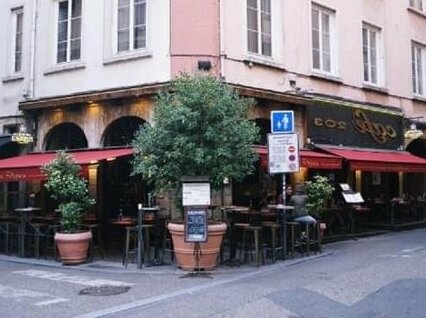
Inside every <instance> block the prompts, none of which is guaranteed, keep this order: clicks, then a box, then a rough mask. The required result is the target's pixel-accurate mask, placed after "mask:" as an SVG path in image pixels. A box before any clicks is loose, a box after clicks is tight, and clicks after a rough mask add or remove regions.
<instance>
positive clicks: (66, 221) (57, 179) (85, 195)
mask: <svg viewBox="0 0 426 318" xmlns="http://www.w3.org/2000/svg"><path fill="white" fill-rule="evenodd" d="M41 169H42V171H43V172H44V173H45V174H46V176H47V182H46V183H45V184H44V186H45V188H46V189H47V190H48V192H49V194H50V196H51V197H52V198H53V199H55V200H56V201H58V202H59V210H60V213H61V217H60V222H61V225H62V229H63V231H64V232H66V233H73V232H75V231H77V230H78V229H79V228H80V226H81V222H82V220H83V213H82V211H84V210H85V209H86V208H88V207H89V206H90V205H93V204H95V200H94V199H92V198H91V197H90V195H89V189H88V186H87V181H86V180H85V179H82V178H80V176H79V173H80V170H81V167H80V166H79V165H77V164H76V163H75V162H74V160H73V158H72V157H71V156H70V155H69V154H67V153H66V152H65V151H58V153H57V154H56V157H55V158H54V159H53V160H52V161H51V162H49V163H48V164H46V165H44V166H43V167H42V168H41Z"/></svg>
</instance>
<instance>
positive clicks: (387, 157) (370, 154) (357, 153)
mask: <svg viewBox="0 0 426 318" xmlns="http://www.w3.org/2000/svg"><path fill="white" fill-rule="evenodd" d="M320 149H322V150H324V151H326V152H327V153H330V154H332V155H335V156H339V157H341V158H344V159H345V160H347V161H348V163H349V168H350V169H351V170H362V171H375V172H414V173H416V172H426V159H423V158H420V157H416V156H414V155H412V154H410V153H409V152H407V151H396V150H372V149H368V150H364V149H358V148H351V149H346V148H337V147H336V148H334V147H320Z"/></svg>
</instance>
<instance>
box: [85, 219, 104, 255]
mask: <svg viewBox="0 0 426 318" xmlns="http://www.w3.org/2000/svg"><path fill="white" fill-rule="evenodd" d="M83 226H84V227H86V228H88V229H89V230H90V231H91V232H92V239H91V240H90V242H89V260H90V262H93V255H94V252H95V249H96V250H99V254H100V255H101V259H103V258H104V248H103V244H102V233H101V231H100V227H99V224H97V223H86V224H83Z"/></svg>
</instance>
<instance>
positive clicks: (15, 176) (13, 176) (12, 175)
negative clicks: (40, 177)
mask: <svg viewBox="0 0 426 318" xmlns="http://www.w3.org/2000/svg"><path fill="white" fill-rule="evenodd" d="M26 178H27V174H26V173H16V172H13V171H6V172H4V173H1V174H0V180H4V181H7V180H11V181H12V180H25V179H26Z"/></svg>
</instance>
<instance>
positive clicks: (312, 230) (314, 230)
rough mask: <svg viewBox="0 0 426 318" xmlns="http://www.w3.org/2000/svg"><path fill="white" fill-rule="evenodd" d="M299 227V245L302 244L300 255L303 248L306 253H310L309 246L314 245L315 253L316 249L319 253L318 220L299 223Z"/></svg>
mask: <svg viewBox="0 0 426 318" xmlns="http://www.w3.org/2000/svg"><path fill="white" fill-rule="evenodd" d="M300 227H301V229H302V230H303V232H301V234H302V235H301V245H302V248H301V249H302V256H303V251H304V248H306V253H307V254H308V256H309V254H310V251H311V246H312V245H314V246H316V249H315V253H316V252H317V251H318V252H320V253H321V239H320V224H319V222H315V223H313V222H303V223H300Z"/></svg>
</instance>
